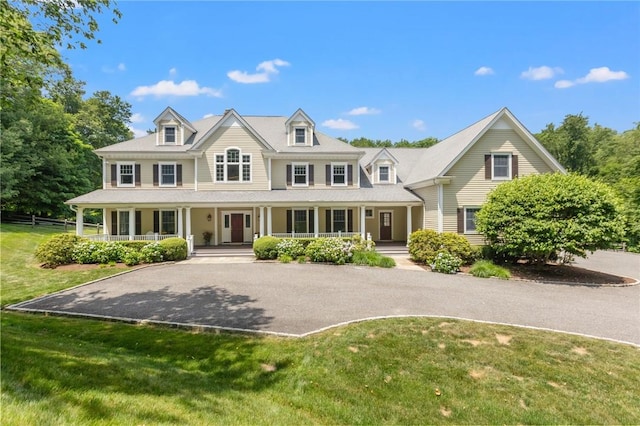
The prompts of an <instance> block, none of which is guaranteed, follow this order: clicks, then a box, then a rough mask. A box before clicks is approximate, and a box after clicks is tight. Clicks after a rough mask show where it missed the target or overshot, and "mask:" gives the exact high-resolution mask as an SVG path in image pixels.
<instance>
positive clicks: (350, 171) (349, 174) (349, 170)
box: [347, 164, 353, 185]
mask: <svg viewBox="0 0 640 426" xmlns="http://www.w3.org/2000/svg"><path fill="white" fill-rule="evenodd" d="M347 185H353V166H352V165H351V164H349V165H348V166H347Z"/></svg>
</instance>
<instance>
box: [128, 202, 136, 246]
mask: <svg viewBox="0 0 640 426" xmlns="http://www.w3.org/2000/svg"><path fill="white" fill-rule="evenodd" d="M135 235H136V209H134V208H133V209H129V239H130V240H134V238H133V237H134V236H135Z"/></svg>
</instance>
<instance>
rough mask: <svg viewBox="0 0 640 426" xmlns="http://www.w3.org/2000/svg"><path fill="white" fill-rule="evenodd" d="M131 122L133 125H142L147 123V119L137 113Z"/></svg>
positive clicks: (132, 116) (133, 115)
mask: <svg viewBox="0 0 640 426" xmlns="http://www.w3.org/2000/svg"><path fill="white" fill-rule="evenodd" d="M130 120H131V122H132V123H142V122H144V121H145V118H144V117H143V116H142V114H140V113H139V112H136V113H135V114H132V115H131V118H130Z"/></svg>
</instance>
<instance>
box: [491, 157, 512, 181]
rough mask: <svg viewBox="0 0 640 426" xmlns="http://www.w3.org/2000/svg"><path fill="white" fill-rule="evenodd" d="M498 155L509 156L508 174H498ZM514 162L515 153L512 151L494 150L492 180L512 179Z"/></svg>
mask: <svg viewBox="0 0 640 426" xmlns="http://www.w3.org/2000/svg"><path fill="white" fill-rule="evenodd" d="M496 156H498V157H507V175H506V176H496V175H495V171H496ZM512 163H513V154H512V153H510V152H492V153H491V180H511V174H512V170H511V164H512Z"/></svg>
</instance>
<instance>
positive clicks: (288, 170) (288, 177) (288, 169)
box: [287, 164, 291, 186]
mask: <svg viewBox="0 0 640 426" xmlns="http://www.w3.org/2000/svg"><path fill="white" fill-rule="evenodd" d="M287 186H291V164H287Z"/></svg>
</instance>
